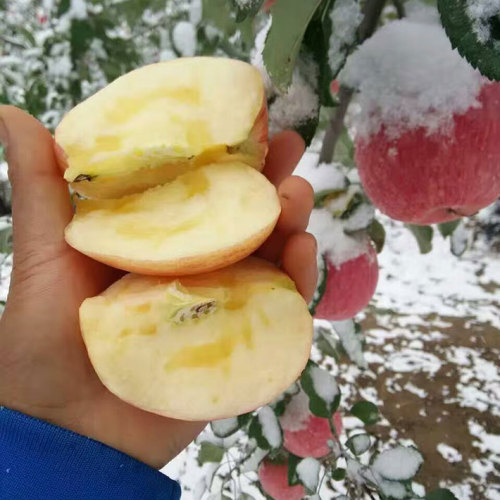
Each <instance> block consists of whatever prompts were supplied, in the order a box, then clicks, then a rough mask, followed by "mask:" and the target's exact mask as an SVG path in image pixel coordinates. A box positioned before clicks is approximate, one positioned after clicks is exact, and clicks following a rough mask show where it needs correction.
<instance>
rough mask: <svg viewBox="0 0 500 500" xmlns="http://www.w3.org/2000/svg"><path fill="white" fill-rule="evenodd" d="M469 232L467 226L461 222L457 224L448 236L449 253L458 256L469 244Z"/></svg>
mask: <svg viewBox="0 0 500 500" xmlns="http://www.w3.org/2000/svg"><path fill="white" fill-rule="evenodd" d="M469 237H470V234H469V232H468V231H467V228H466V227H465V225H464V224H463V222H462V223H461V224H459V225H458V226H457V228H456V229H455V231H454V232H453V234H452V235H451V238H450V248H451V253H452V254H453V255H455V256H457V257H460V255H462V254H463V253H464V252H465V251H466V250H467V248H468V246H469Z"/></svg>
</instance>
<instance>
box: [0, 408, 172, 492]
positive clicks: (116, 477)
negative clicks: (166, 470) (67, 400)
mask: <svg viewBox="0 0 500 500" xmlns="http://www.w3.org/2000/svg"><path fill="white" fill-rule="evenodd" d="M180 491H181V490H180V486H179V484H178V483H176V482H175V481H173V480H172V479H170V478H168V477H167V476H165V475H163V474H162V473H160V472H158V471H157V470H155V469H153V468H151V467H149V466H147V465H146V464H144V463H142V462H139V461H138V460H136V459H134V458H132V457H130V456H128V455H125V454H124V453H122V452H120V451H118V450H115V449H114V448H110V447H109V446H106V445H105V444H103V443H100V442H99V441H94V440H93V439H90V438H87V437H85V436H82V435H80V434H76V433H75V432H72V431H70V430H67V429H63V428H61V427H57V426H55V425H52V424H49V423H47V422H44V421H43V420H38V419H36V418H33V417H30V416H28V415H24V414H23V413H19V412H17V411H13V410H9V409H7V408H5V407H0V499H5V500H66V499H68V500H101V499H102V500H178V499H179V498H180V495H181V494H180Z"/></svg>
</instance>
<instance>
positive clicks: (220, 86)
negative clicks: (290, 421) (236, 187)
mask: <svg viewBox="0 0 500 500" xmlns="http://www.w3.org/2000/svg"><path fill="white" fill-rule="evenodd" d="M263 101H264V87H263V83H262V79H261V77H260V74H259V73H258V71H257V70H256V69H255V68H252V67H251V66H249V65H247V64H244V63H241V62H238V61H230V60H221V59H220V58H214V59H211V58H193V59H189V58H186V59H184V60H183V61H179V62H178V61H176V62H169V63H160V64H156V65H150V66H146V67H144V68H140V69H139V70H137V71H135V72H131V73H129V74H127V75H124V76H123V77H121V78H118V79H117V80H115V81H114V82H112V83H111V84H110V85H108V87H106V88H104V89H103V90H102V91H100V92H98V93H97V94H95V95H94V96H92V97H90V98H89V99H87V100H86V101H84V102H83V103H81V104H79V105H78V106H76V107H75V108H74V109H73V110H72V111H71V112H70V113H68V115H66V116H65V118H64V119H63V121H62V122H61V124H60V125H59V127H58V128H57V130H56V140H57V142H58V144H59V145H60V146H61V147H62V148H63V150H64V151H65V153H66V157H67V163H68V168H67V170H66V171H65V174H64V176H65V178H66V180H68V181H70V182H72V181H74V180H75V179H76V178H77V177H78V176H90V177H97V178H98V177H100V176H104V177H109V176H117V175H118V176H119V175H123V174H127V173H130V172H132V171H135V170H139V169H148V168H153V169H156V168H158V167H161V166H162V165H168V164H170V163H173V164H174V168H175V163H176V162H178V161H181V162H186V161H188V162H189V161H194V163H195V164H200V163H207V162H211V161H214V160H217V159H218V158H219V157H220V156H224V155H227V153H228V151H227V147H228V146H229V147H235V146H238V145H240V144H243V143H245V141H246V140H247V139H248V137H249V135H250V132H251V130H252V128H253V126H254V122H255V120H256V118H257V116H258V114H259V111H260V109H261V106H262V103H263ZM206 155H208V156H209V157H208V158H207V159H205V158H204V157H205V156H206ZM167 170H168V169H167ZM77 184H78V183H77Z"/></svg>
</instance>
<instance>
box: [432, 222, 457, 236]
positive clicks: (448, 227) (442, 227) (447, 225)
mask: <svg viewBox="0 0 500 500" xmlns="http://www.w3.org/2000/svg"><path fill="white" fill-rule="evenodd" d="M459 224H460V219H457V220H452V221H450V222H441V224H438V225H437V226H438V229H439V232H440V233H441V235H442V236H443V238H446V237H447V236H451V235H452V234H453V232H454V231H455V229H456V228H457V226H458V225H459Z"/></svg>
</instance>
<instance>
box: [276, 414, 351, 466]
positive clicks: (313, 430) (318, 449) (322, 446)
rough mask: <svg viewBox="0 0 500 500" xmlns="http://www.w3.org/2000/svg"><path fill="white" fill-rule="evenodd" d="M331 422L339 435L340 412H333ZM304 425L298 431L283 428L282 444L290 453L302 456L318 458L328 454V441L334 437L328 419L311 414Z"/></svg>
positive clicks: (340, 428)
mask: <svg viewBox="0 0 500 500" xmlns="http://www.w3.org/2000/svg"><path fill="white" fill-rule="evenodd" d="M332 422H333V425H334V426H335V430H336V432H337V436H339V435H340V433H341V432H342V417H341V416H340V413H338V412H336V413H334V415H333V417H332ZM305 425H306V427H305V428H304V429H301V430H299V431H290V430H287V429H283V440H284V442H283V446H284V447H285V448H286V449H287V450H288V451H289V452H290V453H293V454H294V455H297V456H298V457H302V458H306V457H314V458H320V457H324V456H325V455H328V453H330V452H331V449H330V447H329V446H328V441H329V440H330V439H331V440H335V439H336V438H335V436H334V435H333V434H332V431H331V430H330V425H329V424H328V420H327V419H326V418H321V417H316V416H315V415H311V416H310V417H309V419H308V420H307V422H306V423H305Z"/></svg>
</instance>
